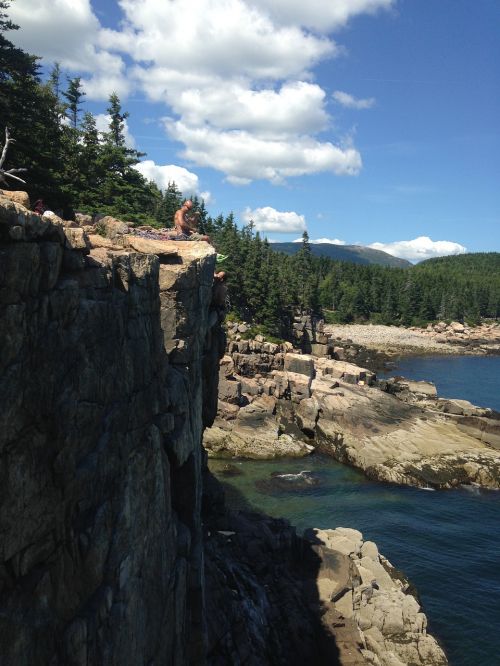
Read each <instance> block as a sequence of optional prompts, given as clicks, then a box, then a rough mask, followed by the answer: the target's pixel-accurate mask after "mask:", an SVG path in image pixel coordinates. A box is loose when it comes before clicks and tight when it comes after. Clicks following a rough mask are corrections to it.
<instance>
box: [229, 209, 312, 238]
mask: <svg viewBox="0 0 500 666" xmlns="http://www.w3.org/2000/svg"><path fill="white" fill-rule="evenodd" d="M242 218H243V220H244V221H245V222H246V223H247V224H248V223H249V222H253V223H254V224H255V231H271V232H275V233H281V234H295V233H297V232H298V231H305V230H306V221H305V218H304V216H303V215H299V214H298V213H295V212H293V211H288V212H285V211H279V210H276V209H275V208H271V206H264V207H263V208H255V210H251V209H250V208H246V209H245V210H244V212H243V215H242Z"/></svg>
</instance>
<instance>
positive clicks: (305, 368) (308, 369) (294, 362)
mask: <svg viewBox="0 0 500 666" xmlns="http://www.w3.org/2000/svg"><path fill="white" fill-rule="evenodd" d="M284 368H285V371H287V372H291V373H294V374H298V375H305V376H306V377H309V378H310V379H312V378H313V377H314V361H313V359H312V357H311V356H309V355H306V354H286V355H285V366H284Z"/></svg>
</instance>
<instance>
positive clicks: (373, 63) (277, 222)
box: [10, 0, 500, 261]
mask: <svg viewBox="0 0 500 666" xmlns="http://www.w3.org/2000/svg"><path fill="white" fill-rule="evenodd" d="M10 13H11V16H12V18H13V19H14V20H15V22H16V23H18V24H19V25H20V27H21V29H20V30H19V31H18V32H17V33H11V34H10V38H11V39H12V41H15V42H16V43H17V44H19V45H20V46H22V47H23V48H25V49H26V50H28V51H30V52H32V53H36V54H38V55H41V56H42V57H43V58H44V60H43V62H44V64H45V65H46V66H47V67H49V66H50V64H51V63H52V62H53V61H55V60H57V61H59V62H60V63H61V65H62V67H63V68H64V70H65V71H66V72H67V73H68V74H69V75H71V76H74V75H81V76H82V78H83V80H84V84H85V89H86V91H87V104H86V106H87V108H89V109H90V110H91V111H92V112H94V113H95V114H104V113H105V108H106V99H107V97H108V95H109V93H110V92H112V91H113V90H115V91H116V92H117V93H118V94H119V96H120V98H121V100H122V103H123V107H124V109H126V110H128V111H129V112H130V118H129V120H128V132H129V134H130V141H131V142H133V144H134V145H135V147H137V148H138V149H139V150H142V151H144V152H146V153H147V157H146V158H145V160H147V161H145V163H144V164H143V165H142V166H141V170H142V172H143V173H144V174H145V175H147V176H148V177H151V178H153V179H155V180H156V181H157V182H158V184H159V185H160V186H164V185H165V184H166V182H168V180H169V179H172V178H173V179H175V180H176V181H177V182H178V184H179V185H180V186H181V188H183V189H184V191H185V192H186V194H189V193H198V194H204V195H205V196H206V197H207V206H208V209H209V210H210V212H211V213H213V214H218V213H219V212H223V213H228V212H230V211H233V212H234V213H235V215H236V218H237V219H238V220H241V222H242V223H243V222H244V221H247V220H249V219H250V218H251V219H253V220H254V221H255V222H256V226H257V228H259V229H260V230H261V231H262V233H263V234H264V235H266V236H268V237H269V238H270V239H275V240H295V239H297V238H298V237H299V236H300V235H301V231H302V230H303V229H304V228H307V231H308V233H309V235H310V237H311V239H313V240H318V239H329V240H330V241H332V240H333V241H335V242H343V243H359V244H363V245H374V246H375V247H379V248H381V249H385V250H388V251H390V252H391V253H393V254H396V255H397V256H403V257H406V258H409V259H410V260H412V261H416V260H419V259H422V258H427V257H429V256H436V255H441V254H449V253H456V252H463V251H465V249H464V248H466V249H467V250H468V251H491V250H495V251H500V203H499V202H500V197H499V195H498V191H499V185H498V184H499V176H500V167H499V162H498V155H499V152H500V151H499V148H500V126H499V123H500V113H499V112H500V108H499V107H500V83H499V76H498V75H499V64H498V63H500V40H499V39H498V36H499V25H500V23H499V19H500V3H499V2H498V0H476V2H471V1H470V0H330V1H329V2H327V1H326V0H309V1H308V2H307V3H304V2H303V1H302V0H252V1H250V0H168V1H167V0H121V2H119V3H117V2H115V1H111V0H106V1H105V2H102V1H99V2H98V1H97V0H94V1H93V2H92V3H90V2H89V0H14V2H13V3H12V6H11V9H10ZM101 122H105V119H104V117H103V116H102V117H101Z"/></svg>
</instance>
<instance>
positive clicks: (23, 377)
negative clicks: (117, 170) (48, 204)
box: [0, 197, 224, 666]
mask: <svg viewBox="0 0 500 666" xmlns="http://www.w3.org/2000/svg"><path fill="white" fill-rule="evenodd" d="M0 243H1V244H0V315H1V320H2V326H1V327H0V349H1V350H2V353H1V362H0V364H1V379H0V400H1V404H2V410H1V411H0V463H1V470H2V472H1V474H2V484H1V490H0V505H1V513H0V535H1V538H0V587H1V592H2V594H1V601H0V609H1V610H0V646H1V647H0V661H1V662H2V663H5V664H34V665H36V664H44V665H45V664H49V663H50V664H54V665H55V664H61V665H62V664H64V665H67V664H75V665H76V664H82V665H83V664H104V663H105V664H120V666H123V665H127V664H130V665H132V664H134V666H135V665H136V664H146V663H147V664H153V663H154V664H167V663H172V664H174V663H175V664H187V663H190V664H194V663H198V662H199V661H202V660H203V656H204V652H205V643H206V628H205V619H204V614H203V595H204V583H203V580H204V578H203V555H202V552H203V545H202V525H201V498H202V468H203V452H202V449H201V447H200V442H201V434H202V428H203V418H202V417H204V419H205V423H209V422H210V420H211V418H213V415H214V413H212V414H211V411H214V406H215V403H214V400H213V397H212V396H207V400H204V391H206V390H207V387H208V389H210V388H211V381H212V380H211V376H213V375H214V374H216V372H217V366H218V358H219V347H221V346H222V347H223V344H224V343H223V340H222V342H220V343H219V341H218V340H219V334H220V327H219V318H218V315H217V313H216V312H215V311H211V310H210V301H211V285H212V277H213V268H214V262H215V253H214V251H213V249H212V248H210V247H209V246H207V245H206V244H205V243H191V244H189V246H185V245H184V246H183V247H180V246H176V247H175V248H171V251H170V254H168V255H164V254H160V253H159V254H154V251H153V252H152V253H147V254H145V253H140V252H137V251H135V250H133V249H124V248H117V247H114V246H113V247H112V248H105V247H97V248H94V247H92V245H91V243H90V241H89V238H88V237H87V235H86V233H85V232H84V231H83V230H82V229H81V228H73V227H70V226H69V225H68V226H65V225H64V223H59V222H58V221H57V220H56V221H55V223H54V222H53V221H51V220H48V219H45V218H41V217H40V216H38V215H36V214H34V213H31V212H30V211H28V210H27V209H25V208H24V207H23V206H22V205H21V204H19V203H17V202H15V201H11V200H8V199H5V198H1V197H0ZM204 374H205V375H207V377H206V378H205V377H204Z"/></svg>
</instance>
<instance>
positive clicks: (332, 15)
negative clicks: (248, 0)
mask: <svg viewBox="0 0 500 666" xmlns="http://www.w3.org/2000/svg"><path fill="white" fill-rule="evenodd" d="M254 2H255V4H256V5H257V6H260V7H262V8H263V9H264V10H267V11H268V12H269V13H270V15H271V16H272V17H273V18H274V19H275V20H276V21H278V22H282V23H299V24H300V25H302V26H304V27H308V28H313V29H314V30H317V31H318V32H329V31H331V30H334V29H337V28H341V27H342V26H344V25H345V24H346V23H347V22H348V21H349V20H350V19H351V18H353V17H355V16H357V15H358V14H365V13H367V14H374V13H375V12H377V11H378V10H380V9H390V8H391V7H393V6H394V4H395V0H333V1H331V2H325V1H324V0H307V2H304V0H254Z"/></svg>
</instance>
